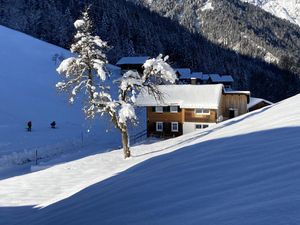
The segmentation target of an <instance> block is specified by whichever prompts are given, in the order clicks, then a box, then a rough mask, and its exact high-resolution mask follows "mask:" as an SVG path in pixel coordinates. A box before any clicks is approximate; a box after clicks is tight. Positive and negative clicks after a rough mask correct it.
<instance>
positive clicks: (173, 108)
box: [170, 106, 178, 113]
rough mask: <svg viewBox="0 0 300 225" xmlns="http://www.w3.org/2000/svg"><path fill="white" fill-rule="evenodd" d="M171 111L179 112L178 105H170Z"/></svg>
mask: <svg viewBox="0 0 300 225" xmlns="http://www.w3.org/2000/svg"><path fill="white" fill-rule="evenodd" d="M170 112H171V113H177V112H178V106H171V107H170Z"/></svg>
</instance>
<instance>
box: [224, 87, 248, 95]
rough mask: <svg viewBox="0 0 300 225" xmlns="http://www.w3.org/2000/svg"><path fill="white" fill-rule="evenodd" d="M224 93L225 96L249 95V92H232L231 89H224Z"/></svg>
mask: <svg viewBox="0 0 300 225" xmlns="http://www.w3.org/2000/svg"><path fill="white" fill-rule="evenodd" d="M224 93H225V94H237V95H249V96H250V95H251V92H250V91H233V90H232V89H225V88H224Z"/></svg>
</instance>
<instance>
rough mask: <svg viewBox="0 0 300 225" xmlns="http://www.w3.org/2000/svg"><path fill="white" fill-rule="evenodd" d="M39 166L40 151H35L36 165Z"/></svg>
mask: <svg viewBox="0 0 300 225" xmlns="http://www.w3.org/2000/svg"><path fill="white" fill-rule="evenodd" d="M37 164H38V151H37V149H36V150H35V165H37Z"/></svg>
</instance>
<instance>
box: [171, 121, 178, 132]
mask: <svg viewBox="0 0 300 225" xmlns="http://www.w3.org/2000/svg"><path fill="white" fill-rule="evenodd" d="M171 131H172V132H178V122H172V123H171Z"/></svg>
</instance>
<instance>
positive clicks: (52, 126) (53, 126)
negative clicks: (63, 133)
mask: <svg viewBox="0 0 300 225" xmlns="http://www.w3.org/2000/svg"><path fill="white" fill-rule="evenodd" d="M50 126H51V128H52V129H54V128H55V126H56V122H55V121H53V122H52V123H50Z"/></svg>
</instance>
